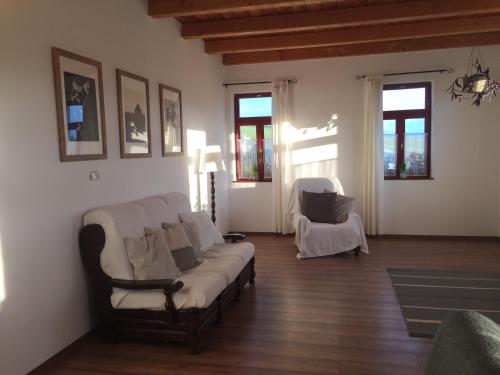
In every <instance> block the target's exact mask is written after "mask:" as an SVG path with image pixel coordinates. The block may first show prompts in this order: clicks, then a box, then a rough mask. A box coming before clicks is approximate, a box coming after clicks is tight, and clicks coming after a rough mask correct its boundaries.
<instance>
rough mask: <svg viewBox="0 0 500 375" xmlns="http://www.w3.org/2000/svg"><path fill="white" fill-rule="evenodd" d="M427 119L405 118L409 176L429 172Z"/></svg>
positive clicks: (406, 158) (406, 156) (406, 159)
mask: <svg viewBox="0 0 500 375" xmlns="http://www.w3.org/2000/svg"><path fill="white" fill-rule="evenodd" d="M426 156H427V134H426V133H425V119H423V118H419V119H406V120H405V163H406V172H407V174H408V176H425V175H426V174H427V160H426Z"/></svg>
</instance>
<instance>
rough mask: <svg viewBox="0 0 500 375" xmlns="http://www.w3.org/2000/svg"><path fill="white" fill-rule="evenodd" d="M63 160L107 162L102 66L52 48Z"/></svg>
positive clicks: (60, 152)
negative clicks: (103, 160)
mask: <svg viewBox="0 0 500 375" xmlns="http://www.w3.org/2000/svg"><path fill="white" fill-rule="evenodd" d="M52 65H53V70H54V86H55V94H56V111H57V127H58V133H59V156H60V160H61V161H63V162H65V161H79V160H93V159H106V157H107V151H106V126H105V120H104V96H103V88H102V67H101V63H100V62H98V61H95V60H92V59H89V58H86V57H83V56H79V55H76V54H74V53H71V52H68V51H64V50H61V49H59V48H55V47H53V48H52Z"/></svg>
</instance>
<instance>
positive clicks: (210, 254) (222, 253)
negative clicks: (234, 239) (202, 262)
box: [203, 242, 255, 265]
mask: <svg viewBox="0 0 500 375" xmlns="http://www.w3.org/2000/svg"><path fill="white" fill-rule="evenodd" d="M254 255H255V246H254V245H253V244H252V243H250V242H238V243H227V244H224V245H222V246H214V247H212V248H211V249H209V250H207V251H205V253H204V254H203V258H205V259H210V258H220V257H226V256H237V257H240V258H241V260H242V261H243V265H246V264H247V263H248V262H249V261H250V259H252V258H253V257H254Z"/></svg>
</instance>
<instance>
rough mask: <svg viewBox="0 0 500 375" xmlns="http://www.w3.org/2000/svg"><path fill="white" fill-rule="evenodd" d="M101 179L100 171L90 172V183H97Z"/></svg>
mask: <svg viewBox="0 0 500 375" xmlns="http://www.w3.org/2000/svg"><path fill="white" fill-rule="evenodd" d="M99 177H101V175H100V174H99V172H98V171H91V172H90V181H96V180H98V179H99Z"/></svg>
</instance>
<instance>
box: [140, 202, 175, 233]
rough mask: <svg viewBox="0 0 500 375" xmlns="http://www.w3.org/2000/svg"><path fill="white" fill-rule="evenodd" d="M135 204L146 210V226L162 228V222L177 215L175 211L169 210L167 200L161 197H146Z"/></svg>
mask: <svg viewBox="0 0 500 375" xmlns="http://www.w3.org/2000/svg"><path fill="white" fill-rule="evenodd" d="M135 204H137V205H138V206H140V207H141V208H142V210H143V211H144V215H145V217H146V225H145V226H146V227H151V228H160V226H161V223H162V222H164V221H167V220H171V219H172V217H173V216H175V213H172V212H171V210H169V208H168V204H167V202H166V201H165V200H164V199H162V198H160V197H150V198H144V199H141V200H139V201H136V202H135ZM174 220H175V219H174Z"/></svg>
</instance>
